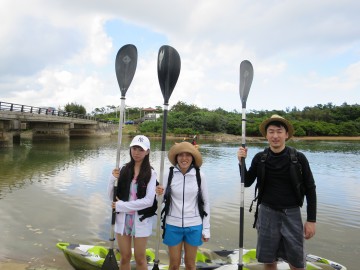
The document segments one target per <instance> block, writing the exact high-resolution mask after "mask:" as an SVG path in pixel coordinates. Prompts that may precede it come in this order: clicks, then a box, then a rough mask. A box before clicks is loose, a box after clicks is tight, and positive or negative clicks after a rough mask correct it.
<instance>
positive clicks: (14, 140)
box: [0, 120, 20, 148]
mask: <svg viewBox="0 0 360 270" xmlns="http://www.w3.org/2000/svg"><path fill="white" fill-rule="evenodd" d="M14 144H20V121H18V120H11V121H6V120H2V121H0V148H1V147H12V146H13V145H14Z"/></svg>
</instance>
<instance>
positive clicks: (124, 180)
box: [118, 148, 151, 201]
mask: <svg viewBox="0 0 360 270" xmlns="http://www.w3.org/2000/svg"><path fill="white" fill-rule="evenodd" d="M130 158H131V159H130V161H129V162H128V163H126V164H125V166H124V168H123V169H122V170H121V173H120V176H119V182H118V186H119V187H118V190H119V191H120V190H121V189H123V190H128V187H129V186H130V183H131V180H132V179H133V178H134V168H135V160H134V159H133V157H132V156H131V148H130ZM150 179H151V165H150V154H148V155H146V156H145V157H144V159H143V161H142V163H141V167H140V171H139V175H138V177H137V184H138V193H137V197H138V198H139V197H140V198H141V197H144V196H145V194H141V193H142V191H143V192H145V193H146V189H144V188H139V187H145V186H147V184H148V183H149V182H150ZM118 194H119V192H118ZM124 196H129V194H127V195H125V194H124ZM119 199H120V200H125V201H127V198H119Z"/></svg>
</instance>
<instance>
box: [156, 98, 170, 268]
mask: <svg viewBox="0 0 360 270" xmlns="http://www.w3.org/2000/svg"><path fill="white" fill-rule="evenodd" d="M168 107H169V104H164V117H163V129H162V136H161V161H160V178H159V184H160V185H162V184H163V176H164V163H165V142H166V130H167V115H168ZM160 217H161V200H160V196H158V210H157V223H156V224H157V226H156V248H155V260H154V266H155V265H156V266H157V268H156V267H155V269H154V268H153V270H156V269H158V264H159V249H160V227H161V226H160Z"/></svg>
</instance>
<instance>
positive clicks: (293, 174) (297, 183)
mask: <svg viewBox="0 0 360 270" xmlns="http://www.w3.org/2000/svg"><path fill="white" fill-rule="evenodd" d="M287 147H288V148H289V158H290V161H291V162H290V179H291V182H292V185H293V187H294V190H295V192H296V197H297V200H298V204H299V206H300V207H301V206H302V205H303V202H304V194H305V187H304V181H303V178H302V166H301V163H300V162H299V159H298V152H297V150H296V149H295V148H293V147H290V146H287ZM268 154H269V148H268V147H267V148H265V149H264V151H263V152H262V154H261V160H260V161H261V162H260V164H259V165H260V166H259V167H258V177H259V176H260V179H261V185H260V187H259V181H257V183H256V185H255V198H254V199H253V200H252V202H251V204H250V208H249V212H251V211H252V206H253V203H254V202H256V201H257V204H256V210H255V214H254V217H255V220H254V224H253V228H255V226H256V221H257V218H258V209H259V205H260V204H261V200H262V196H263V192H264V187H265V161H266V159H267V157H268Z"/></svg>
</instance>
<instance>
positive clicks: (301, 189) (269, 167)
mask: <svg viewBox="0 0 360 270" xmlns="http://www.w3.org/2000/svg"><path fill="white" fill-rule="evenodd" d="M260 132H261V134H262V135H263V136H264V137H265V138H266V139H267V140H268V142H269V148H267V149H265V150H264V151H263V152H259V153H257V154H256V155H255V156H254V158H253V160H252V162H251V166H250V168H249V170H247V169H246V168H245V187H249V186H251V185H252V184H253V182H254V181H255V179H257V187H258V197H257V198H255V200H254V201H256V200H258V206H259V209H258V211H257V210H256V212H255V224H254V225H256V228H257V231H258V240H257V248H256V256H257V259H258V261H259V262H261V263H264V264H265V266H264V269H266V270H272V269H277V263H276V261H277V260H278V258H282V259H284V260H285V261H287V262H288V263H289V265H290V268H291V269H292V270H295V269H297V270H300V269H305V252H304V238H305V239H310V238H311V237H313V236H314V235H315V224H316V186H315V181H314V178H313V175H312V172H311V169H310V166H309V162H308V160H307V159H306V157H305V155H304V154H303V153H301V152H298V151H296V150H295V149H294V148H290V147H288V146H286V141H287V140H289V139H290V138H291V137H292V136H293V134H294V128H293V126H292V124H291V123H290V122H289V121H288V120H286V119H285V118H283V117H281V116H279V115H273V116H271V117H270V118H268V119H266V120H265V121H263V122H262V123H261V125H260ZM246 156H247V148H243V147H240V148H239V150H238V159H239V161H240V165H241V158H246ZM304 195H305V196H306V202H307V220H306V222H305V223H304V224H303V223H302V219H301V212H300V207H301V206H302V204H303V199H304Z"/></svg>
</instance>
